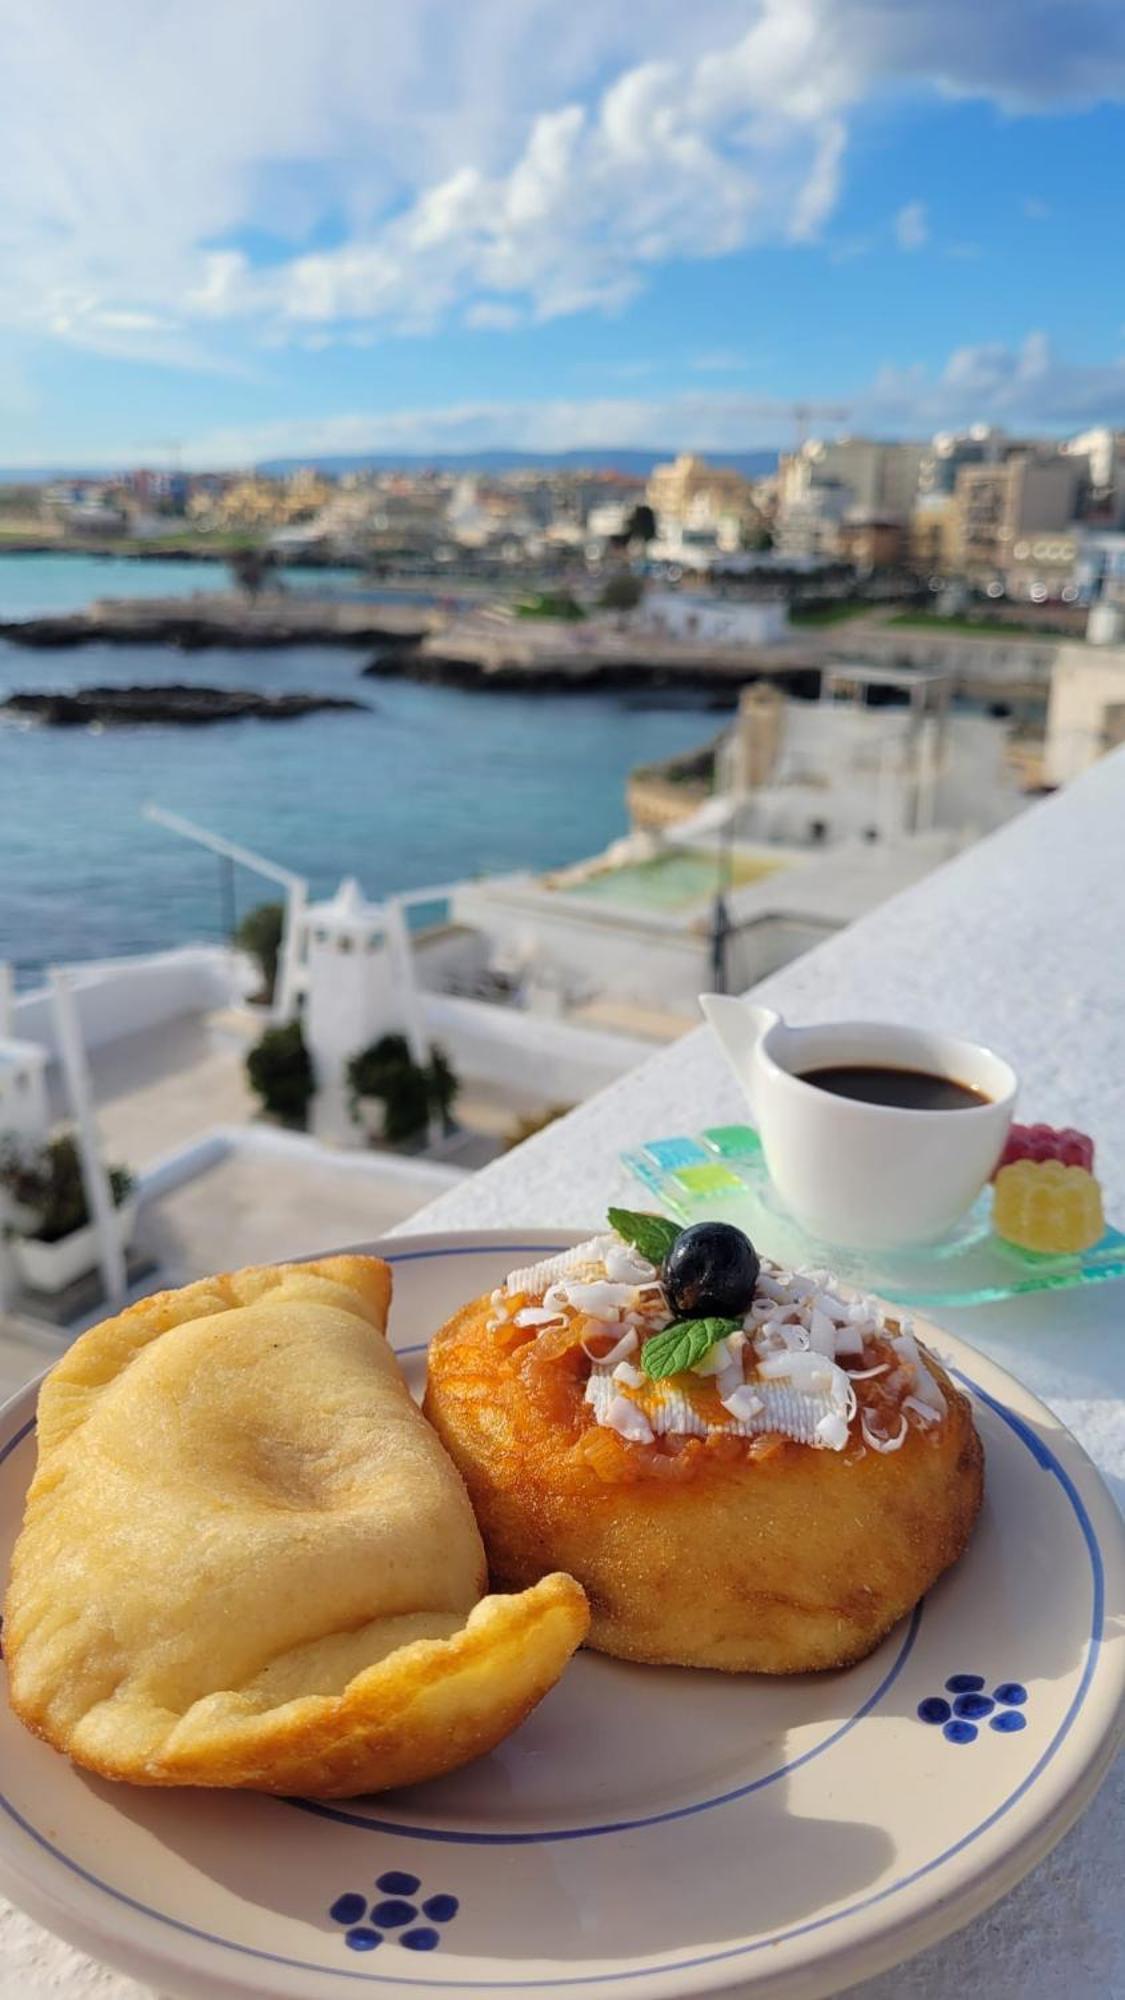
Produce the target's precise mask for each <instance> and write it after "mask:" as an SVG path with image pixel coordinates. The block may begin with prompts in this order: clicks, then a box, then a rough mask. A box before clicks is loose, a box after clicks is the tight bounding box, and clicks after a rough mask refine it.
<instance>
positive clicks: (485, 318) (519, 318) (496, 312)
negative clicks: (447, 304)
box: [465, 299, 525, 333]
mask: <svg viewBox="0 0 1125 2000" xmlns="http://www.w3.org/2000/svg"><path fill="white" fill-rule="evenodd" d="M524 317H525V316H524V314H523V313H522V312H521V311H520V309H519V307H518V306H509V305H505V304H504V301H503V300H502V299H478V301H477V303H476V305H473V306H470V307H469V308H468V310H467V312H466V314H465V325H466V326H472V327H478V328H480V329H481V331H482V332H486V333H487V332H492V333H511V332H512V330H513V328H515V327H517V326H522V325H523V324H524Z"/></svg>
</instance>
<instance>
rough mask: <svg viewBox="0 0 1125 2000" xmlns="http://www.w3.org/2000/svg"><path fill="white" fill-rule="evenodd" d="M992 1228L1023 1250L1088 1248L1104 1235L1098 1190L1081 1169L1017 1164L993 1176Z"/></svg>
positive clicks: (1057, 1162)
mask: <svg viewBox="0 0 1125 2000" xmlns="http://www.w3.org/2000/svg"><path fill="white" fill-rule="evenodd" d="M992 1227H993V1228H994V1230H995V1231H996V1234H997V1236H1003V1237H1004V1239H1005V1241H1006V1242H1008V1243H1018V1244H1019V1246H1020V1248H1021V1250H1051V1251H1055V1252H1059V1251H1067V1250H1089V1249H1090V1248H1091V1246H1092V1245H1093V1244H1095V1243H1099V1242H1100V1241H1101V1238H1102V1236H1103V1235H1104V1233H1105V1216H1104V1215H1103V1213H1102V1191H1101V1189H1100V1187H1099V1186H1098V1183H1097V1181H1096V1180H1095V1179H1094V1176H1093V1174H1088V1173H1087V1172H1086V1169H1085V1167H1064V1165H1063V1163H1062V1161H1061V1160H1016V1161H1014V1162H1013V1164H1012V1165H1011V1166H1010V1167H1001V1169H1000V1172H999V1173H998V1174H997V1176H996V1191H995V1194H994V1196H993V1202H992Z"/></svg>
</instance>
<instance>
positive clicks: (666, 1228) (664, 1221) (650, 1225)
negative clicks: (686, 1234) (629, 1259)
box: [608, 1208, 680, 1269]
mask: <svg viewBox="0 0 1125 2000" xmlns="http://www.w3.org/2000/svg"><path fill="white" fill-rule="evenodd" d="M608 1221H609V1226H610V1228H611V1229H615V1230H616V1231H617V1234H618V1235H619V1236H623V1237H624V1238H625V1241H626V1243H631V1244H632V1245H633V1248H634V1250H639V1251H640V1253H641V1256H642V1257H647V1259H648V1261H649V1263H650V1264H655V1265H656V1266H657V1268H658V1269H659V1267H660V1265H661V1264H662V1263H663V1262H664V1259H665V1257H666V1256H667V1255H668V1252H669V1250H670V1249H671V1248H672V1245H673V1243H674V1242H675V1240H676V1238H677V1236H679V1234H680V1225H679V1223H678V1222H670V1221H669V1220H668V1217H667V1216H666V1215H644V1214H641V1213H640V1212H639V1211H638V1210H637V1209H635V1208H611V1209H610V1210H609V1215H608Z"/></svg>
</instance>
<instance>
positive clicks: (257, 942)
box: [235, 903, 285, 1000]
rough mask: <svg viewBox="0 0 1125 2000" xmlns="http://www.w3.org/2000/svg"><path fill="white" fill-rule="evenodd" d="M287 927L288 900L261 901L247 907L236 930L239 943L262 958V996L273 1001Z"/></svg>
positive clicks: (259, 958) (260, 967)
mask: <svg viewBox="0 0 1125 2000" xmlns="http://www.w3.org/2000/svg"><path fill="white" fill-rule="evenodd" d="M284 928H285V905H284V903H258V904H256V905H255V907H254V909H252V910H247V912H246V915H245V916H244V917H243V919H242V922H241V923H240V924H239V926H238V929H237V931H236V932H235V943H236V944H237V945H240V946H241V947H242V950H243V951H245V952H248V953H249V955H250V957H251V958H256V959H257V961H258V969H259V971H260V972H261V975H262V991H261V995H260V997H261V999H263V1000H272V999H273V994H274V987H275V986H276V985H277V961H278V955H279V953H280V951H281V936H282V932H283V930H284Z"/></svg>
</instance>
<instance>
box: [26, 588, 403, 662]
mask: <svg viewBox="0 0 1125 2000" xmlns="http://www.w3.org/2000/svg"><path fill="white" fill-rule="evenodd" d="M432 624H433V620H432V619H431V617H430V616H429V615H428V614H427V613H426V612H425V611H424V610H418V609H416V608H409V609H408V608H406V607H400V606H397V605H385V604H377V605H364V604H334V603H331V602H330V601H328V600H318V599H316V598H313V599H312V600H311V601H310V602H308V603H303V602H301V601H300V599H299V597H298V596H297V595H296V594H294V595H293V596H282V595H280V594H278V595H277V596H269V595H266V596H263V597H262V598H255V599H240V598H237V597H233V596H232V597H223V596H210V597H207V596H203V595H200V596H199V597H195V598H189V599H184V598H150V599H144V598H137V599H135V598H121V599H115V598H103V599H99V601H98V602H97V603H96V604H92V605H91V606H90V607H89V609H88V610H86V611H73V612H66V613H63V614H60V615H58V616H50V615H49V616H45V617H40V618H9V619H4V620H0V639H6V640H7V641H8V642H9V644H10V645H13V646H26V647H29V648H31V649H33V650H36V651H38V650H41V649H46V648H50V649H58V648H61V647H71V646H90V645H97V644H101V645H115V646H175V647H176V648H177V649H178V650H179V651H180V652H184V653H197V652H202V651H204V650H206V649H207V648H208V647H212V646H223V647H227V648H230V649H237V650H239V651H242V650H246V649H253V650H255V651H257V650H260V649H263V648H266V647H273V646H386V647H411V646H416V645H418V644H419V642H420V641H421V640H422V639H423V638H425V636H426V634H427V632H428V631H430V629H431V627H432Z"/></svg>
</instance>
